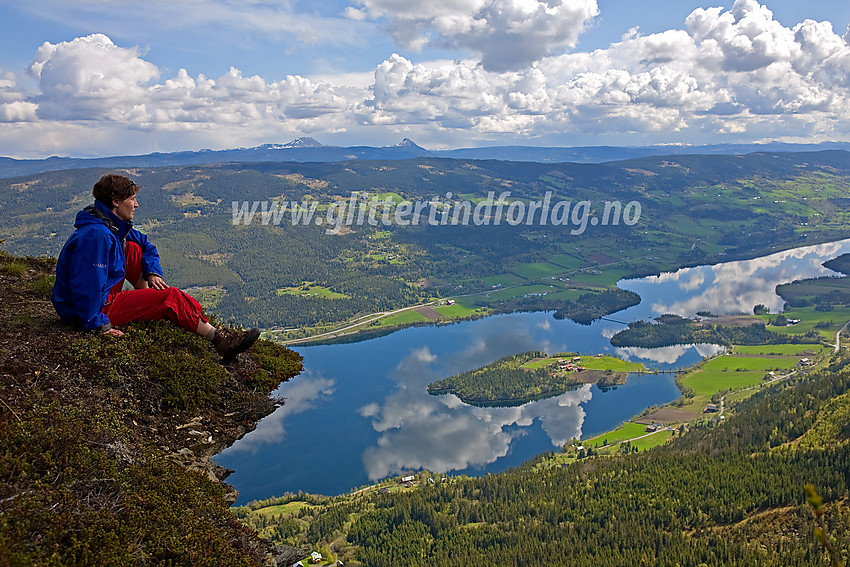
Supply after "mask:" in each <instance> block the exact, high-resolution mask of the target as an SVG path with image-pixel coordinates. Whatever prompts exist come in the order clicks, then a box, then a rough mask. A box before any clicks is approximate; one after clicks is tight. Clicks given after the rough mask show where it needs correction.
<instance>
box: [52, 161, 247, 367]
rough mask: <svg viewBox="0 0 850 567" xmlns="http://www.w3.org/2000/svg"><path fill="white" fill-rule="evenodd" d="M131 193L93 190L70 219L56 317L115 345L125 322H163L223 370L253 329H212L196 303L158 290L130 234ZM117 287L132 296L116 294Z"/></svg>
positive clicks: (149, 256) (152, 269)
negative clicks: (207, 347)
mask: <svg viewBox="0 0 850 567" xmlns="http://www.w3.org/2000/svg"><path fill="white" fill-rule="evenodd" d="M138 190H139V187H138V186H137V185H136V184H135V183H134V182H133V181H132V180H130V179H128V178H127V177H124V176H122V175H114V174H110V175H105V176H103V177H102V178H101V179H100V180H99V181H98V182H97V183H95V185H94V188H93V189H92V194H93V195H94V198H95V202H94V204H93V205H90V206H88V207H86V208H85V209H83V210H82V211H80V212H79V213H77V218H76V221H75V222H74V227H75V228H76V230H75V231H74V233H73V234H72V235H71V236H70V237H69V238H68V241H67V242H66V243H65V246H64V247H63V248H62V252H61V253H60V254H59V260H58V262H57V264H56V284H55V285H54V286H53V297H52V299H53V306H54V307H55V308H56V312H57V313H58V314H59V317H60V318H61V319H62V320H63V321H64V322H66V323H69V324H76V325H80V326H82V327H83V328H84V329H86V330H89V331H94V330H99V331H101V332H103V333H104V334H106V335H111V336H116V337H120V336H122V335H123V334H124V333H122V332H121V331H119V330H118V329H116V328H115V327H118V326H121V325H126V324H127V323H129V322H131V321H155V320H159V319H168V320H169V321H171V322H172V323H174V324H175V325H178V326H180V327H182V328H184V329H186V330H187V331H192V332H193V333H197V334H199V335H202V336H205V337H207V338H208V339H210V340H211V341H212V343H213V345H214V346H215V349H216V351H218V353H219V354H220V355H221V356H222V362H223V363H227V362H230V361H231V360H233V359H234V358H235V357H236V355H238V354H239V353H241V352H244V351H245V350H247V349H248V348H250V347H251V345H253V344H254V342H255V341H256V340H257V337H259V335H260V331H259V329H251V330H250V331H240V332H236V331H231V330H229V329H224V328H218V329H216V328H215V327H213V326H212V325H210V323H209V322H208V321H207V319H206V317H204V315H203V314H202V313H201V309H202V308H201V305H200V303H198V302H197V301H196V300H195V298H193V297H192V296H190V295H189V294H187V293H185V292H183V291H181V290H179V289H177V288H174V287H169V286H168V285H167V284H166V283H165V281H164V280H163V279H162V268H160V265H159V254H158V253H157V251H156V247H155V246H154V245H153V244H151V243H150V241H148V239H147V237H146V236H145V235H144V234H142V233H141V232H139V231H138V230H136V229H134V228H133V216H134V214H135V210H136V207H138V206H139V203H138V201H137V200H136V192H137V191H138ZM124 280H127V281H128V282H129V283H130V284H131V285H132V286H133V288H134V289H132V290H127V291H122V288H123V286H124Z"/></svg>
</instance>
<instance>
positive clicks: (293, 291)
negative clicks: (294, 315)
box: [275, 283, 350, 299]
mask: <svg viewBox="0 0 850 567" xmlns="http://www.w3.org/2000/svg"><path fill="white" fill-rule="evenodd" d="M275 293H277V294H278V295H297V296H300V297H320V298H322V299H348V298H349V297H350V296H349V295H346V294H344V293H339V292H337V291H333V290H331V289H330V288H327V287H324V286H321V285H315V284H312V283H305V284H304V285H300V286H293V287H282V288H280V289H277V290H275Z"/></svg>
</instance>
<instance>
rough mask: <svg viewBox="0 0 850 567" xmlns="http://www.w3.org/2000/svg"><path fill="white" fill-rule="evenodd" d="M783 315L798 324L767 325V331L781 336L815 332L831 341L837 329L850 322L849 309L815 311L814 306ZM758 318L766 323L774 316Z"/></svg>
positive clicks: (793, 310)
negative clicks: (795, 320)
mask: <svg viewBox="0 0 850 567" xmlns="http://www.w3.org/2000/svg"><path fill="white" fill-rule="evenodd" d="M783 315H784V316H785V318H786V319H800V322H799V323H797V324H796V325H785V326H773V325H768V326H767V328H768V330H770V331H774V332H776V333H781V334H783V335H803V334H805V333H807V332H808V331H811V330H816V331H819V332H820V333H821V335H822V336H823V337H824V339H826V340H829V341H832V340H834V339H835V333H836V332H837V331H838V329H840V328H841V327H843V326H844V323H846V322H847V321H848V320H850V307H836V308H834V309H833V310H832V311H816V310H815V308H814V306H810V307H800V308H797V309H791V310H790V311H786V312H784V313H783ZM759 318H760V319H762V320H763V321H765V323H767V322H769V321H770V320H771V319H775V318H776V316H775V315H762V316H760V317H759Z"/></svg>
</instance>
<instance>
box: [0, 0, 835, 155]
mask: <svg viewBox="0 0 850 567" xmlns="http://www.w3.org/2000/svg"><path fill="white" fill-rule="evenodd" d="M848 24H850V2H847V1H846V0H841V1H837V0H819V1H818V2H808V3H806V2H799V1H793V2H792V1H789V0H781V1H780V0H762V1H761V2H759V1H758V0H737V1H734V0H728V1H715V2H710V1H691V0H646V1H634V0H429V2H422V1H421V0H330V1H326V2H306V1H299V0H268V1H255V0H187V1H182V2H165V1H161V0H146V1H140V0H122V1H118V0H77V1H75V2H73V3H69V2H65V1H63V0H35V1H31V2H24V3H22V2H13V1H11V0H0V45H2V49H0V155H5V156H11V157H21V158H24V157H29V158H33V157H45V156H48V155H73V156H95V155H115V154H132V153H148V152H152V151H174V150H196V149H201V148H214V149H221V148H229V147H237V146H252V145H258V144H262V143H285V142H288V141H290V140H292V139H293V138H296V137H300V136H312V137H314V138H316V139H318V140H319V141H321V142H323V143H325V144H333V145H357V144H369V145H392V144H395V143H398V142H399V141H400V140H401V139H402V138H405V137H409V138H411V139H413V140H414V141H416V142H417V143H419V144H420V145H422V146H425V147H428V148H452V147H472V146H486V145H501V144H526V145H561V146H581V145H602V144H606V145H644V144H705V143H723V142H760V141H768V140H784V141H794V142H800V141H815V142H816V141H827V140H829V141H833V140H841V141H849V140H850V33H848Z"/></svg>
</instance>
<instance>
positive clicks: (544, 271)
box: [511, 262, 565, 280]
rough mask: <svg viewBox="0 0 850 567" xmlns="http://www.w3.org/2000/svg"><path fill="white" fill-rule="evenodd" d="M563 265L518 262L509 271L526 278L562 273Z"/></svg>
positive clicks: (533, 278)
mask: <svg viewBox="0 0 850 567" xmlns="http://www.w3.org/2000/svg"><path fill="white" fill-rule="evenodd" d="M564 271H565V270H564V268H563V266H558V265H556V264H552V263H549V262H534V263H532V264H518V265H516V266H514V267H512V268H511V272H513V273H514V274H516V275H518V276H519V277H521V278H525V279H527V280H536V279H539V278H545V277H551V276H554V275H556V274H563V273H564Z"/></svg>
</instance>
